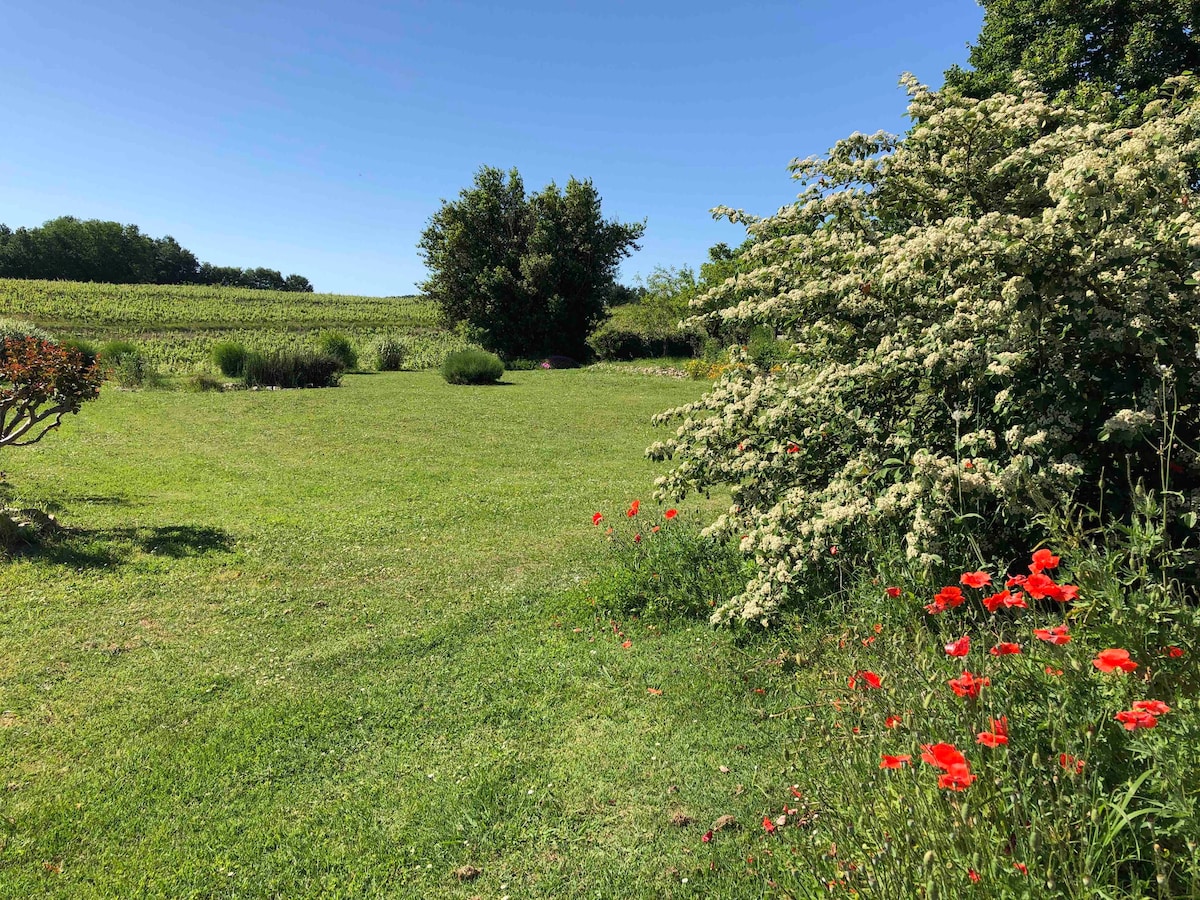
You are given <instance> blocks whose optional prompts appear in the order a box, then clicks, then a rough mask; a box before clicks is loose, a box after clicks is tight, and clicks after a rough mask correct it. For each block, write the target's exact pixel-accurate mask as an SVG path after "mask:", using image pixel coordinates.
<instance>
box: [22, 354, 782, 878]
mask: <svg viewBox="0 0 1200 900" xmlns="http://www.w3.org/2000/svg"><path fill="white" fill-rule="evenodd" d="M506 380H509V381H511V382H512V384H511V385H510V386H506V387H504V388H502V389H498V390H497V389H490V390H480V389H473V388H464V387H454V386H451V385H447V384H445V383H444V382H443V381H442V380H441V378H440V377H439V376H437V375H435V374H432V373H428V374H415V375H414V374H385V375H377V376H373V377H370V378H358V377H353V376H351V377H349V378H347V379H346V382H345V384H344V386H343V387H341V388H338V389H336V390H328V391H280V392H270V393H248V392H245V393H234V394H217V395H214V394H176V393H171V394H154V393H150V394H146V393H138V394H126V393H119V392H111V391H110V392H108V393H106V395H105V396H103V397H102V399H101V400H100V401H99V402H97V403H96V404H93V405H92V406H90V407H88V408H85V410H84V412H83V413H82V414H81V415H80V416H79V417H78V418H76V419H72V420H71V421H70V422H69V423H67V424H66V425H65V426H64V428H63V433H61V434H57V435H53V436H52V437H51V438H50V439H48V440H47V441H46V442H44V443H43V444H40V445H38V446H36V447H34V448H29V449H28V450H25V451H22V452H20V453H11V454H9V456H8V458H7V459H6V462H5V465H6V467H7V469H8V474H9V480H10V482H11V484H12V486H13V489H14V490H15V491H16V492H17V494H18V496H19V498H20V500H21V501H22V502H24V503H32V502H35V501H36V502H40V503H42V504H43V505H48V506H53V507H54V508H55V509H57V511H58V515H59V517H60V519H61V520H62V521H63V523H64V524H65V525H66V526H67V527H68V528H69V529H70V531H69V533H68V534H67V535H66V536H65V537H64V538H63V539H61V540H60V541H59V542H58V543H56V544H55V545H53V546H52V547H49V548H47V549H45V550H43V551H39V552H37V553H33V554H27V555H25V556H23V557H19V558H17V559H15V560H13V561H12V562H10V563H9V564H7V565H6V566H5V567H4V568H3V569H2V570H0V591H2V594H0V596H3V597H4V600H3V602H2V603H0V692H2V693H0V726H2V727H0V769H2V770H3V772H2V776H0V786H2V787H3V788H4V789H3V790H2V791H0V896H3V897H14V898H15V897H30V896H51V897H72V898H75V897H128V896H147V897H218V896H219V897H280V896H287V897H305V896H311V897H317V896H320V897H363V896H367V897H372V896H412V897H428V896H463V897H467V896H476V895H478V896H485V897H490V896H495V897H500V896H504V895H511V896H513V897H517V896H533V897H553V896H563V895H565V894H571V895H575V896H594V897H608V896H647V897H650V896H653V897H660V896H714V895H721V896H735V895H736V896H759V895H760V894H761V893H762V892H763V891H765V890H766V887H765V884H764V882H763V881H762V879H756V878H755V877H749V878H748V879H747V875H746V871H747V864H746V863H745V861H744V857H745V855H746V848H747V846H751V845H754V846H757V844H758V843H760V838H761V831H759V832H755V829H756V828H757V819H759V818H761V816H762V814H763V812H764V811H766V810H767V809H768V808H772V807H774V806H775V805H777V803H776V799H777V797H778V796H779V790H780V788H779V785H780V782H781V779H782V778H783V777H784V776H783V774H782V765H780V767H779V768H776V769H774V770H770V769H769V768H764V767H763V764H762V760H771V759H775V758H777V757H776V753H777V750H776V748H777V747H778V746H779V745H780V741H781V729H782V726H781V725H780V723H779V722H778V721H775V720H770V719H766V718H765V717H764V716H763V715H762V713H761V712H760V710H759V709H758V707H759V706H760V705H762V701H763V697H761V696H760V695H758V694H756V693H755V688H759V687H760V686H761V684H763V683H765V681H766V679H768V678H769V677H770V672H771V671H772V669H771V666H770V665H769V660H766V656H767V653H766V650H765V649H764V648H763V647H761V646H760V647H757V648H750V649H745V650H743V649H739V648H738V647H737V646H735V645H733V644H732V643H731V641H730V638H729V637H728V636H727V635H725V634H723V633H714V632H712V631H710V630H709V629H708V627H707V626H706V625H704V624H699V623H688V622H682V623H674V624H672V625H670V626H666V627H657V626H655V625H653V624H648V623H645V622H637V621H614V619H613V617H612V616H610V615H609V614H608V612H607V611H606V610H603V609H599V608H597V607H596V606H595V605H594V602H593V601H592V600H591V598H590V593H589V590H588V587H587V582H586V577H587V576H588V574H589V573H590V572H591V571H593V566H594V565H595V558H596V556H597V554H596V553H595V550H596V548H597V545H598V543H599V541H598V537H599V535H598V532H597V531H596V530H595V529H593V528H592V526H591V524H590V515H591V512H592V511H593V510H595V509H604V510H614V511H615V510H619V509H624V507H625V505H626V504H627V503H628V500H629V499H630V498H631V497H633V496H644V495H645V494H646V493H647V490H646V489H647V485H648V482H649V479H650V477H651V475H652V469H651V468H650V466H649V464H648V463H645V462H643V461H642V460H641V458H640V457H641V450H642V448H643V447H644V446H645V445H646V443H648V441H649V440H650V439H651V438H652V436H653V435H652V432H651V430H650V428H649V427H648V425H647V424H646V423H647V421H648V417H649V415H650V414H652V413H653V412H655V411H658V410H660V409H664V408H667V407H669V406H672V405H675V404H677V403H680V402H685V401H686V400H688V399H690V398H691V397H693V396H696V395H697V394H698V392H699V388H698V387H697V386H696V385H693V384H689V383H686V382H675V381H670V380H665V379H640V378H639V379H632V378H629V377H628V376H605V375H600V374H596V373H591V372H587V371H586V370H582V371H575V372H515V373H510V374H508V375H507V376H506ZM650 514H651V512H650V510H649V509H647V510H646V515H650ZM685 514H686V511H685ZM626 640H627V641H629V643H630V646H629V647H627V648H626V647H624V646H623V643H624V641H626ZM655 691H661V694H659V693H654V692H655ZM721 767H725V768H726V769H727V770H728V771H726V772H722V771H721ZM722 814H732V815H735V816H736V817H737V818H738V819H739V820H740V821H742V822H743V823H745V824H746V825H747V826H748V827H747V828H746V829H745V830H744V831H741V832H738V831H734V830H727V831H724V832H721V833H720V834H718V836H717V838H718V839H717V840H714V841H713V842H712V844H703V843H701V841H700V835H701V834H702V833H703V832H704V831H705V830H706V829H707V828H708V826H709V824H710V823H711V821H712V820H713V819H715V818H716V817H717V816H719V815H722ZM673 816H674V821H675V823H677V824H672V817H673ZM689 818H690V819H692V820H693V821H691V822H690V823H689V822H687V821H686V820H687V819H689ZM464 864H471V865H474V866H477V867H479V868H481V869H482V870H483V874H482V875H480V876H479V877H478V878H477V879H475V880H473V881H471V882H469V883H460V882H459V881H458V880H457V879H456V878H455V877H454V876H453V874H452V873H453V870H454V869H455V868H456V867H458V866H461V865H464ZM685 879H686V880H685Z"/></svg>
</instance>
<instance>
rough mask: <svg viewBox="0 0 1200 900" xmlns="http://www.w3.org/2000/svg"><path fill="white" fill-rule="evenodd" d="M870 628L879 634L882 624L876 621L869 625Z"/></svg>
mask: <svg viewBox="0 0 1200 900" xmlns="http://www.w3.org/2000/svg"><path fill="white" fill-rule="evenodd" d="M871 628H872V629H873V630H874V632H875V633H876V634H880V633H881V632H882V631H883V625H882V624H881V623H879V622H876V623H875V624H874V625H872V626H871Z"/></svg>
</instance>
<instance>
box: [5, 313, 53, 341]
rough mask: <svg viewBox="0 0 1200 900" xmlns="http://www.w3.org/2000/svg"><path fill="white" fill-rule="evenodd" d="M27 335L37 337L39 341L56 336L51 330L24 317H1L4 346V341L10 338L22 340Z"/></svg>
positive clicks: (50, 339) (48, 339)
mask: <svg viewBox="0 0 1200 900" xmlns="http://www.w3.org/2000/svg"><path fill="white" fill-rule="evenodd" d="M27 337H33V338H37V339H38V340H39V341H52V340H54V336H53V335H51V334H50V332H48V331H47V330H46V329H44V328H39V327H38V326H37V325H34V324H33V323H32V322H27V321H25V320H24V319H0V346H3V344H4V342H5V341H6V340H9V339H10V338H15V339H17V340H22V339H24V338H27Z"/></svg>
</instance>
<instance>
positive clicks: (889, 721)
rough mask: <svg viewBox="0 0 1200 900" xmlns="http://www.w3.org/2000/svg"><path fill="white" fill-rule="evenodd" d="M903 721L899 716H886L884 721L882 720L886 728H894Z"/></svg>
mask: <svg viewBox="0 0 1200 900" xmlns="http://www.w3.org/2000/svg"><path fill="white" fill-rule="evenodd" d="M903 721H904V720H903V719H902V718H900V717H899V716H888V717H887V718H886V719H884V720H883V724H884V725H885V726H886V727H888V728H895V727H896V726H897V725H899V724H900V723H902V722H903Z"/></svg>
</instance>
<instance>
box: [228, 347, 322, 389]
mask: <svg viewBox="0 0 1200 900" xmlns="http://www.w3.org/2000/svg"><path fill="white" fill-rule="evenodd" d="M342 368H343V366H342V361H341V360H340V359H337V358H336V357H333V356H326V355H325V354H323V353H313V352H312V351H309V350H276V351H273V352H271V353H259V352H257V351H250V352H249V353H247V354H246V359H245V361H244V362H243V364H242V377H243V378H245V380H246V384H247V386H249V387H280V388H320V387H337V386H338V384H339V383H340V382H341V377H342Z"/></svg>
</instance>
